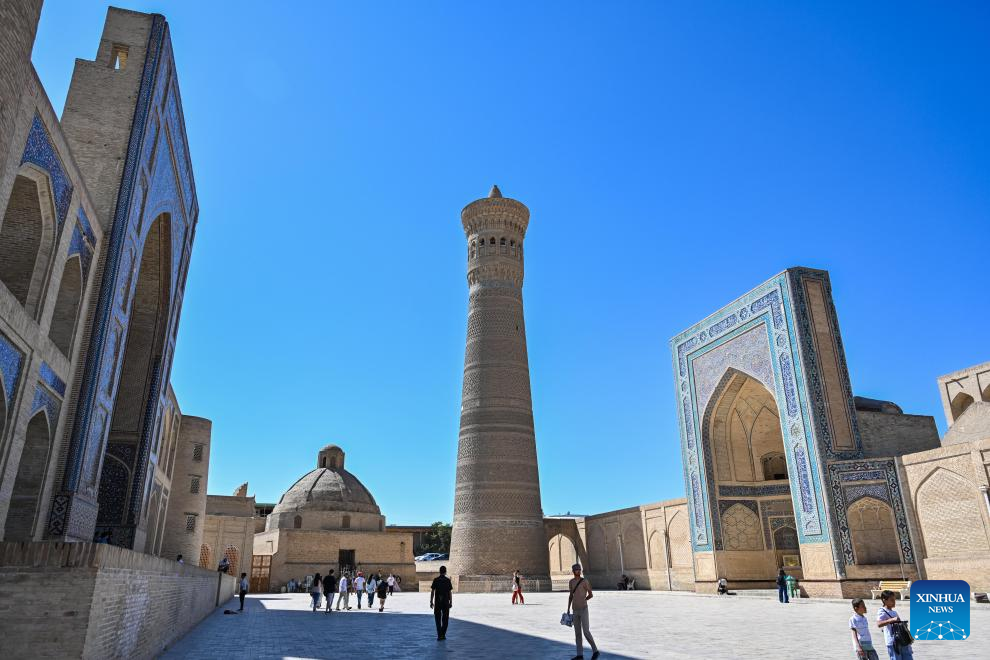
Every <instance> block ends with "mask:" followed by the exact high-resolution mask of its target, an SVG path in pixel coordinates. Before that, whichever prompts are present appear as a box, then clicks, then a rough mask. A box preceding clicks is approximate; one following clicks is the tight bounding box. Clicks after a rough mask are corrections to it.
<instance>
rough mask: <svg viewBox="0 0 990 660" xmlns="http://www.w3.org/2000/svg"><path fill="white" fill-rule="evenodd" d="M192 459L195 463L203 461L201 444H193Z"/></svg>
mask: <svg viewBox="0 0 990 660" xmlns="http://www.w3.org/2000/svg"><path fill="white" fill-rule="evenodd" d="M193 460H194V461H196V462H197V463H202V462H203V445H193Z"/></svg>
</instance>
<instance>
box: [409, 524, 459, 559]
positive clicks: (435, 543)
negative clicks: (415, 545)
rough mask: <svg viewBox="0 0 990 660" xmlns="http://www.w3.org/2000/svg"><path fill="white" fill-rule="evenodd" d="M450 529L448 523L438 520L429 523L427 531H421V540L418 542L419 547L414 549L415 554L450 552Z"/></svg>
mask: <svg viewBox="0 0 990 660" xmlns="http://www.w3.org/2000/svg"><path fill="white" fill-rule="evenodd" d="M450 529H451V525H450V523H445V522H441V521H439V520H438V521H437V522H435V523H433V524H432V525H430V529H429V531H427V532H424V533H423V540H422V542H421V543H420V546H419V549H418V550H416V554H417V555H422V554H426V553H427V552H450Z"/></svg>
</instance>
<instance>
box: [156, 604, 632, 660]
mask: <svg viewBox="0 0 990 660" xmlns="http://www.w3.org/2000/svg"><path fill="white" fill-rule="evenodd" d="M273 600H291V599H289V598H285V597H282V598H278V597H275V598H269V597H267V596H264V595H261V596H259V597H253V598H249V599H248V600H247V602H246V603H245V611H244V612H243V613H241V614H238V615H236V616H234V615H227V616H224V615H223V613H222V609H223V608H220V610H219V611H217V612H214V613H213V614H211V615H210V616H209V617H207V618H206V619H204V620H203V622H202V623H200V624H199V625H198V626H197V627H196V628H194V629H193V630H192V631H191V632H190V633H189V634H188V635H186V636H185V637H184V638H183V639H181V640H180V641H179V642H177V643H176V644H175V645H173V646H172V648H170V649H169V650H168V651H166V652H165V654H164V655H163V656H161V657H163V658H183V659H198V658H238V659H241V658H266V659H267V658H341V657H368V658H374V659H375V660H379V659H381V658H452V659H453V658H457V659H458V660H459V659H460V658H561V659H564V658H571V657H573V656H574V651H575V649H574V632H573V630H572V629H571V628H565V627H564V626H561V625H559V623H558V621H557V620H555V617H550V618H547V615H546V611H547V610H546V608H540V609H539V610H538V612H534V615H535V616H538V617H539V618H540V619H544V618H546V619H547V620H546V623H547V633H548V634H551V635H554V634H555V635H559V641H558V640H557V639H545V638H543V637H537V636H535V635H529V634H525V633H519V632H515V631H512V630H507V629H504V628H499V627H497V626H490V625H484V624H480V623H475V622H472V621H465V620H461V619H458V618H456V617H457V614H456V603H455V608H454V609H453V610H451V614H452V616H451V619H450V625H449V628H448V630H447V639H446V640H444V641H437V639H436V626H435V623H434V619H433V615H432V614H424V613H421V612H403V611H402V609H401V606H402V605H403V603H402V602H401V599H396V600H397V601H399V602H395V601H392V600H391V599H390V600H389V601H387V602H386V610H385V612H384V613H379V612H378V611H377V606H376V607H375V608H374V610H373V611H368V610H367V608H365V609H364V610H362V611H358V610H357V609H356V608H355V609H352V610H351V611H350V612H347V611H340V612H337V611H334V612H333V613H332V614H326V613H325V612H324V611H318V612H313V611H312V610H300V609H277V608H272V607H269V606H267V605H266V603H265V601H273ZM405 604H406V605H408V602H407V603H405ZM390 606H392V607H394V609H392V610H391V611H390V610H389V609H388V608H389V607H390ZM224 607H226V608H229V609H235V610H236V609H237V600H236V599H234V600H232V601H230V602H229V603H227V604H226V605H225V606H224ZM557 629H559V630H557ZM592 632H593V633H594V632H595V631H594V630H592ZM607 636H608V631H607V630H605V629H602V630H601V631H599V638H602V637H607ZM598 641H599V644H602V646H603V647H604V646H605V645H604V643H603V642H604V640H602V639H599V640H598ZM600 657H601V659H602V660H605V659H607V658H611V659H621V658H630V657H632V656H628V655H617V654H613V653H608V652H607V649H605V648H603V649H602V654H601V656H600ZM585 658H589V659H590V658H591V651H590V649H589V648H588V647H587V645H586V646H585Z"/></svg>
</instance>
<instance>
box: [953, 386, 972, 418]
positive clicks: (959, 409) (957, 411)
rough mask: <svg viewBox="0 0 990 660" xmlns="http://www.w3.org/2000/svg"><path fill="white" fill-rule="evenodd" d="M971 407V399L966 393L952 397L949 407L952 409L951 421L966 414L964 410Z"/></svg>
mask: <svg viewBox="0 0 990 660" xmlns="http://www.w3.org/2000/svg"><path fill="white" fill-rule="evenodd" d="M971 405H973V397H971V396H970V395H969V394H967V393H966V392H959V393H957V394H956V395H955V396H954V397H952V402H951V403H950V404H949V407H950V408H951V409H952V421H956V420H957V419H959V416H960V415H962V414H963V413H964V412H966V409H967V408H969V407H970V406H971Z"/></svg>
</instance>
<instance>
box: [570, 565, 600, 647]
mask: <svg viewBox="0 0 990 660" xmlns="http://www.w3.org/2000/svg"><path fill="white" fill-rule="evenodd" d="M571 571H572V572H573V573H574V577H572V578H571V580H570V582H568V583H567V587H568V589H570V590H571V595H570V597H569V598H568V599H567V608H568V610H572V611H573V612H574V643H575V645H576V646H577V655H576V656H574V660H579V659H581V658H584V642H583V640H582V635H583V637H584V638H585V639H587V640H588V643H589V644H591V658H592V660H594V659H595V658H597V657H598V656H599V653H598V646H597V645H596V644H595V638H594V637H592V636H591V624H590V623H589V621H588V601H589V600H591V599H592V598H593V597H594V594H593V593H592V592H591V583H590V582H588V581H587V580H586V579H584V578H583V577H581V564H574V565H573V566H571Z"/></svg>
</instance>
